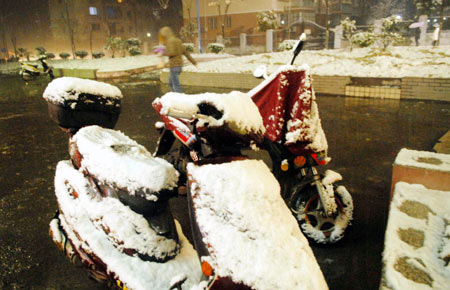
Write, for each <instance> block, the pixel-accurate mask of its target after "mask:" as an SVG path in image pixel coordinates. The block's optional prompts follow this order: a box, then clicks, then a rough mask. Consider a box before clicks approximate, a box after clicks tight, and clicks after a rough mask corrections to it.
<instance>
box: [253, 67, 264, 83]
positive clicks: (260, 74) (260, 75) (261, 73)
mask: <svg viewBox="0 0 450 290" xmlns="http://www.w3.org/2000/svg"><path fill="white" fill-rule="evenodd" d="M253 76H254V77H255V78H257V79H261V78H264V79H265V78H267V67H266V66H265V65H263V64H262V65H260V66H258V67H257V68H256V69H255V70H254V71H253Z"/></svg>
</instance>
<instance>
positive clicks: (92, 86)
mask: <svg viewBox="0 0 450 290" xmlns="http://www.w3.org/2000/svg"><path fill="white" fill-rule="evenodd" d="M87 95H90V96H94V97H95V98H96V99H98V100H100V101H101V102H102V103H104V105H105V106H112V107H117V106H120V103H117V101H120V100H121V99H122V93H121V91H120V90H119V89H118V88H117V87H115V86H113V85H110V84H107V83H103V82H98V81H94V80H87V79H80V78H75V77H62V78H57V79H54V80H53V81H51V82H50V83H49V84H48V86H47V88H46V89H45V91H44V95H43V97H44V99H45V100H46V101H47V102H51V103H53V104H61V105H65V106H70V107H72V109H75V106H76V105H77V102H78V101H79V100H80V99H81V100H85V101H86V102H87V103H93V102H94V101H93V100H88V99H86V96H87Z"/></svg>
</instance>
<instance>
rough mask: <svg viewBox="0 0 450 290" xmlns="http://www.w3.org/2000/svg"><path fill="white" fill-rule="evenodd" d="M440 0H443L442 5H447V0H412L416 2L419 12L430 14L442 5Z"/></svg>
mask: <svg viewBox="0 0 450 290" xmlns="http://www.w3.org/2000/svg"><path fill="white" fill-rule="evenodd" d="M442 1H444V6H447V5H448V1H445V0H414V4H416V7H417V12H418V13H419V14H427V15H430V14H431V13H433V12H435V11H436V10H437V8H439V7H441V6H442V5H443V2H442Z"/></svg>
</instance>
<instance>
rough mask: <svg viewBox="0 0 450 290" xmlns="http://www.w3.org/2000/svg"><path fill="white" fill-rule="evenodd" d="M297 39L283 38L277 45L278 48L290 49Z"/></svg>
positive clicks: (281, 49)
mask: <svg viewBox="0 0 450 290" xmlns="http://www.w3.org/2000/svg"><path fill="white" fill-rule="evenodd" d="M297 42H298V40H296V39H285V40H283V41H282V42H281V43H280V44H279V45H278V50H280V51H285V50H291V49H293V48H294V47H295V45H296V44H297Z"/></svg>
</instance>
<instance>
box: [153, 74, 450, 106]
mask: <svg viewBox="0 0 450 290" xmlns="http://www.w3.org/2000/svg"><path fill="white" fill-rule="evenodd" d="M312 78H313V87H314V90H315V92H316V93H319V94H329V95H340V96H345V95H346V87H348V86H351V85H352V80H351V77H349V76H318V75H313V76H312ZM160 79H161V81H162V82H163V83H168V80H169V73H168V72H163V73H162V74H161V78H160ZM383 80H384V79H383ZM180 82H181V84H182V85H187V86H200V87H201V86H204V87H218V88H230V89H236V90H238V89H241V90H250V89H252V88H254V87H255V86H256V85H258V84H259V83H260V82H261V80H260V79H255V78H254V77H253V76H252V75H251V74H245V73H239V74H238V73H195V72H183V73H182V74H181V76H180ZM369 83H370V82H369ZM369 85H370V84H368V85H367V87H369V88H370V86H369ZM383 85H386V84H385V83H383ZM359 86H361V88H364V84H359ZM388 87H390V86H386V88H388ZM377 88H378V87H377ZM393 89H396V90H401V92H400V98H401V99H419V100H440V101H448V102H450V79H438V78H403V79H401V81H400V79H396V82H395V85H394V86H393ZM396 94H398V92H397V93H396ZM355 96H356V95H355ZM362 96H363V97H364V95H362ZM365 97H381V98H383V97H388V96H387V95H386V96H384V95H380V96H378V95H373V96H365ZM396 98H398V97H396Z"/></svg>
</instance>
